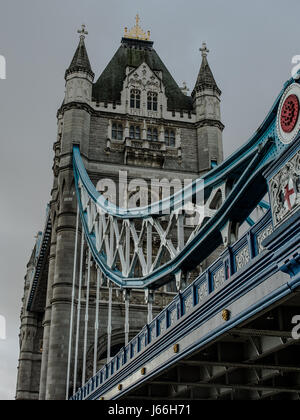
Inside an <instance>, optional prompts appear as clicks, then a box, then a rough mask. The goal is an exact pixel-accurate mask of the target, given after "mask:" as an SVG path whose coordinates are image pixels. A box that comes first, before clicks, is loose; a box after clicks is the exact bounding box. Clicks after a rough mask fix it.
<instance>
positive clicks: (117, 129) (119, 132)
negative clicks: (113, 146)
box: [112, 123, 123, 140]
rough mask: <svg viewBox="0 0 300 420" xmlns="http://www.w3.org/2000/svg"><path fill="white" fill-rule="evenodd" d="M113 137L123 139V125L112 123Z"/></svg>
mask: <svg viewBox="0 0 300 420" xmlns="http://www.w3.org/2000/svg"><path fill="white" fill-rule="evenodd" d="M112 138H113V139H114V140H123V125H122V124H116V123H114V124H113V125H112Z"/></svg>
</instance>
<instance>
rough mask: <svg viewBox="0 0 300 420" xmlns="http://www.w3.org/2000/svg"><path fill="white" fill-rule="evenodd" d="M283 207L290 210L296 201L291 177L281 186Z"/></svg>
mask: <svg viewBox="0 0 300 420" xmlns="http://www.w3.org/2000/svg"><path fill="white" fill-rule="evenodd" d="M283 196H284V207H285V208H286V209H288V210H292V208H293V207H294V205H295V202H296V191H295V188H294V183H293V180H292V178H289V179H288V180H287V182H286V184H285V185H284V187H283Z"/></svg>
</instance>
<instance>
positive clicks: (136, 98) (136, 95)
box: [130, 89, 141, 109]
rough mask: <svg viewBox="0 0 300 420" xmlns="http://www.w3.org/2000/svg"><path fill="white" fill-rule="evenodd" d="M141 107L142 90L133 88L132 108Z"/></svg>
mask: <svg viewBox="0 0 300 420" xmlns="http://www.w3.org/2000/svg"><path fill="white" fill-rule="evenodd" d="M140 107H141V91H140V90H138V89H131V91H130V108H138V109H140Z"/></svg>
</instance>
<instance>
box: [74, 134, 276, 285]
mask: <svg viewBox="0 0 300 420" xmlns="http://www.w3.org/2000/svg"><path fill="white" fill-rule="evenodd" d="M270 148H274V142H273V140H272V139H268V140H267V141H266V142H265V143H263V144H262V145H259V146H258V147H257V148H256V149H255V151H254V152H252V153H251V157H252V159H251V160H250V162H249V163H248V165H247V167H246V169H245V170H244V172H243V174H242V176H240V177H239V179H238V180H237V182H236V184H235V185H234V187H233V189H232V191H231V193H230V194H229V196H228V198H227V200H226V201H225V203H224V204H223V206H222V207H221V208H220V209H219V210H218V212H217V213H216V214H215V216H214V217H212V218H211V219H210V220H209V221H208V222H207V223H206V224H205V225H204V226H203V227H202V228H201V229H200V230H199V232H198V234H197V235H196V236H195V237H194V238H193V239H192V240H191V241H190V242H189V243H188V244H187V245H186V246H185V248H184V249H183V250H182V251H181V252H180V253H178V255H177V256H176V257H175V258H174V259H173V260H171V261H169V262H168V263H166V264H165V265H163V266H161V267H159V268H158V269H156V270H154V271H153V272H152V273H150V274H148V275H146V276H144V277H139V278H125V277H123V276H122V274H121V273H120V272H118V271H114V270H112V269H110V268H109V266H108V265H107V262H106V256H105V255H101V254H99V253H98V252H97V248H96V238H95V235H94V234H93V233H90V232H89V229H88V223H87V212H86V211H84V209H83V206H82V203H81V199H80V193H79V188H78V182H79V181H80V182H83V181H84V182H85V186H86V188H87V191H88V192H89V193H90V198H91V199H93V200H95V201H97V199H98V197H99V196H100V194H99V193H98V192H97V191H96V190H95V188H94V186H93V189H94V190H95V191H94V193H92V191H91V189H92V185H91V184H92V183H91V181H90V180H89V181H87V174H86V173H85V174H84V171H83V164H80V162H79V160H78V158H79V150H78V148H76V147H75V148H74V176H75V186H76V194H77V200H78V203H79V211H80V216H81V221H82V225H83V227H84V231H85V234H86V238H87V241H88V243H89V246H90V248H91V251H92V254H93V258H94V259H95V261H96V263H97V264H98V265H99V267H100V268H101V270H102V272H103V273H104V274H105V275H106V276H107V277H108V279H109V280H111V281H113V282H114V283H116V284H117V285H118V286H121V287H124V288H126V287H128V288H145V287H151V288H153V289H154V288H158V287H160V286H161V285H162V284H165V283H166V282H168V281H169V280H170V276H173V275H174V273H175V272H178V271H179V270H181V269H184V266H185V265H188V266H191V265H193V258H195V255H197V256H196V258H197V264H199V263H200V262H201V261H199V255H201V256H202V257H203V259H204V258H205V257H206V256H207V254H206V253H207V250H208V249H209V245H208V244H209V243H210V242H211V238H212V237H213V236H214V235H216V234H217V235H220V234H219V232H220V230H221V229H222V227H223V226H224V225H225V224H226V222H227V221H228V220H229V219H230V216H231V215H232V213H233V212H235V211H236V209H237V208H239V207H240V205H241V204H242V203H243V202H244V200H245V196H246V195H247V189H248V186H251V185H253V183H254V181H255V179H256V178H257V177H259V176H260V175H261V173H262V171H263V170H264V169H265V167H266V165H267V163H268V161H266V160H265V156H266V154H268V153H269V150H270ZM78 165H79V169H78ZM219 181H220V180H218V182H219ZM257 190H258V191H259V189H258V188H256V189H255V191H254V193H256V192H257ZM96 193H97V195H96ZM263 195H264V194H263ZM248 199H249V196H248ZM257 202H259V200H257V201H255V200H253V202H252V203H251V204H250V203H249V204H250V205H252V207H251V208H250V209H249V213H250V212H251V211H252V210H253V209H254V208H255V207H256V206H257ZM126 212H127V210H126ZM122 217H124V218H125V215H123V216H122ZM143 217H146V214H145V215H143ZM216 246H217V245H216Z"/></svg>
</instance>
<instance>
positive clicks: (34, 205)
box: [0, 0, 300, 399]
mask: <svg viewBox="0 0 300 420" xmlns="http://www.w3.org/2000/svg"><path fill="white" fill-rule="evenodd" d="M137 12H138V13H139V14H140V17H141V22H140V24H141V26H142V28H143V29H144V30H151V39H152V40H153V41H154V47H155V49H156V51H157V52H158V54H159V55H160V57H161V59H162V60H163V61H164V63H165V64H166V66H167V67H168V69H169V70H170V72H171V74H172V75H173V77H174V78H175V80H176V81H177V82H178V83H179V84H180V85H181V84H182V82H183V81H186V82H187V85H188V87H189V88H190V91H191V90H192V89H193V86H194V84H195V80H196V77H197V73H198V71H199V66H200V62H201V55H200V53H199V47H201V44H202V42H203V41H206V42H207V46H208V48H209V49H210V54H209V56H208V60H209V63H210V65H211V68H212V70H213V73H214V75H215V79H216V81H217V83H218V85H219V87H220V88H221V90H222V91H223V95H222V121H223V123H224V124H225V127H226V128H225V130H224V136H223V139H224V151H225V156H228V154H230V153H232V152H233V151H234V150H235V149H236V148H237V147H238V146H240V145H242V144H243V143H244V142H245V141H246V140H247V139H248V138H249V136H250V135H251V134H252V133H253V132H254V131H255V130H256V129H257V128H258V126H259V125H260V123H261V122H262V120H263V119H264V117H265V116H266V114H267V112H268V110H269V109H270V107H271V105H272V104H273V102H274V100H275V98H276V96H277V95H278V93H279V91H280V90H281V88H282V85H283V83H284V82H285V81H286V80H287V79H288V78H289V77H290V73H291V68H292V64H291V59H292V57H293V56H294V55H299V54H300V29H299V15H300V2H299V0H286V1H282V0H263V1H262V0H251V1H246V0H210V1H202V0H186V1H179V0H151V1H150V0H138V1H137V0H106V1H103V0H84V1H83V0H80V1H79V0H0V55H4V56H5V58H6V61H7V80H0V128H1V152H0V188H1V189H0V191H1V197H2V198H1V207H0V216H1V217H0V270H1V271H0V273H1V276H0V315H3V316H5V317H6V320H7V340H5V341H3V340H1V339H0V399H12V398H14V395H15V383H16V375H17V358H18V352H19V348H18V346H19V343H18V333H19V314H20V307H21V297H22V293H23V278H24V274H25V266H26V263H27V261H28V258H29V256H30V253H31V250H32V247H33V244H34V236H35V235H36V232H37V231H38V230H39V229H41V228H42V227H43V223H44V216H45V208H46V204H47V202H48V201H49V198H50V189H51V185H52V171H51V167H52V159H53V152H52V145H53V142H54V141H55V140H56V111H57V109H58V108H59V106H60V104H61V102H62V99H63V96H64V72H65V69H66V68H67V67H68V65H69V64H70V61H71V59H72V57H73V54H74V52H75V48H76V47H77V43H78V34H77V33H76V31H77V29H79V28H80V25H81V24H82V23H85V24H86V25H87V28H88V31H89V35H88V37H87V40H86V45H87V49H88V53H89V57H90V61H91V64H92V67H93V70H94V72H95V74H96V78H97V77H98V76H99V75H100V73H101V72H102V70H103V69H104V68H105V66H106V64H107V63H108V61H109V60H110V59H111V57H112V56H113V54H114V53H115V51H116V50H117V48H118V47H119V45H120V40H121V37H122V35H123V29H124V27H125V26H128V27H132V26H133V25H134V23H135V20H134V19H135V15H136V13H137Z"/></svg>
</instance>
